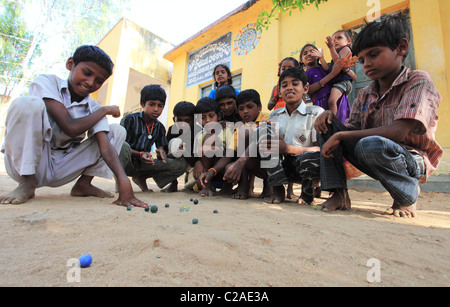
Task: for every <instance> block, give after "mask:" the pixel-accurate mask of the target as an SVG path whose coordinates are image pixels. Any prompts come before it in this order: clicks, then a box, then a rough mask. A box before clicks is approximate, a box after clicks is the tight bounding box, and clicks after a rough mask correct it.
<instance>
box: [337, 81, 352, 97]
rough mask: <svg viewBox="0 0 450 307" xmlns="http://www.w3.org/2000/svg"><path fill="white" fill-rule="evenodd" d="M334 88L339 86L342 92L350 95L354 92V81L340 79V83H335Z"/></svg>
mask: <svg viewBox="0 0 450 307" xmlns="http://www.w3.org/2000/svg"><path fill="white" fill-rule="evenodd" d="M333 87H334V88H337V89H338V90H339V91H340V92H341V93H342V94H345V95H346V96H348V95H350V93H351V92H352V88H353V86H352V81H350V80H344V81H340V82H338V83H335V84H333Z"/></svg>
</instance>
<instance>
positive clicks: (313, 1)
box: [256, 0, 328, 30]
mask: <svg viewBox="0 0 450 307" xmlns="http://www.w3.org/2000/svg"><path fill="white" fill-rule="evenodd" d="M327 1H328V0H272V3H273V6H272V10H271V11H270V12H268V11H263V12H261V13H260V14H259V16H258V19H257V20H256V28H257V29H258V30H263V29H265V30H268V29H269V26H270V25H271V24H272V20H273V19H275V20H278V15H279V14H281V13H286V12H289V16H291V14H292V11H293V10H297V9H298V10H299V11H300V12H302V11H303V10H304V9H305V5H306V6H310V5H315V6H316V8H317V9H318V8H319V4H321V3H324V2H327Z"/></svg>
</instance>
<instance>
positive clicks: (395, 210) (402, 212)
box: [384, 186, 420, 217]
mask: <svg viewBox="0 0 450 307" xmlns="http://www.w3.org/2000/svg"><path fill="white" fill-rule="evenodd" d="M419 195H420V186H418V187H417V199H419ZM416 209H417V202H416V203H415V204H412V205H410V206H401V205H399V204H398V203H396V202H395V201H394V204H393V205H392V207H391V208H388V209H386V211H385V212H384V214H387V215H393V216H395V217H416V216H417V211H416Z"/></svg>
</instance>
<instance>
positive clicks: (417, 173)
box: [317, 119, 426, 206]
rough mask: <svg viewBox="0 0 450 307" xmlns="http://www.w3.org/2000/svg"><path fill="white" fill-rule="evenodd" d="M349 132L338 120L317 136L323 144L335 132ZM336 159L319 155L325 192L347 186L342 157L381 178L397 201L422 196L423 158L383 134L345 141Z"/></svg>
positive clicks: (409, 201) (406, 202)
mask: <svg viewBox="0 0 450 307" xmlns="http://www.w3.org/2000/svg"><path fill="white" fill-rule="evenodd" d="M339 131H348V129H347V128H346V127H345V126H344V125H343V124H342V123H341V122H339V121H338V120H336V119H334V120H333V121H332V123H331V124H329V125H328V132H327V133H325V134H319V133H318V135H317V139H318V142H319V145H320V147H321V148H322V146H323V144H324V143H325V142H326V141H327V140H328V139H329V138H330V137H331V136H332V135H333V134H334V133H336V132H339ZM333 155H334V158H325V157H323V156H322V155H321V156H320V181H321V188H322V190H325V191H334V190H335V189H342V188H344V189H346V188H347V179H346V174H345V171H344V166H343V163H342V162H343V158H345V159H347V160H348V161H349V162H350V163H351V164H353V165H354V166H355V167H356V168H358V169H359V170H360V171H362V172H364V173H365V174H367V175H368V176H370V177H372V178H373V179H375V180H378V181H379V182H380V183H381V184H382V185H383V187H384V188H385V189H386V190H387V191H388V192H389V194H390V195H391V197H392V198H393V199H394V202H395V203H396V204H398V205H401V206H408V205H412V204H414V203H416V202H417V199H418V197H419V191H418V186H419V181H418V179H420V178H422V177H423V176H424V175H425V174H426V170H425V164H424V162H423V158H422V157H421V156H420V155H419V154H417V153H415V152H410V151H408V150H407V149H406V148H405V147H403V146H402V145H400V144H398V143H396V142H394V141H392V140H390V139H387V138H384V137H381V136H369V137H365V138H362V139H360V140H351V141H342V142H341V144H340V145H339V146H338V148H337V149H336V150H335V151H334V152H333Z"/></svg>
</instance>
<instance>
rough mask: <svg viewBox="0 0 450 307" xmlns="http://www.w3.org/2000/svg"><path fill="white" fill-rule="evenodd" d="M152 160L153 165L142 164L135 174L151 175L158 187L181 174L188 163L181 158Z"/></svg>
mask: <svg viewBox="0 0 450 307" xmlns="http://www.w3.org/2000/svg"><path fill="white" fill-rule="evenodd" d="M154 162H155V164H154V165H146V164H142V165H141V167H140V168H139V170H138V171H137V173H136V175H138V176H141V175H142V176H148V177H152V178H153V180H154V181H155V183H156V185H157V186H158V187H159V188H160V189H161V188H163V187H165V186H166V185H168V184H169V183H171V182H172V181H174V180H175V179H177V178H178V177H180V176H181V175H183V174H184V173H185V172H186V168H187V165H188V164H187V163H186V160H184V159H183V158H178V159H167V161H166V163H163V162H162V161H161V160H159V159H154Z"/></svg>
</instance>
